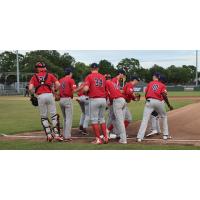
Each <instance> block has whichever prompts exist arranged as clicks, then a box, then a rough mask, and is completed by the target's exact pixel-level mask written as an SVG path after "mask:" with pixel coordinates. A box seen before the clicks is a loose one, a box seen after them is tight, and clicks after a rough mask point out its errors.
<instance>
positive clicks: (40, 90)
mask: <svg viewBox="0 0 200 200" xmlns="http://www.w3.org/2000/svg"><path fill="white" fill-rule="evenodd" d="M45 78H46V80H45ZM56 81H58V80H57V78H56V77H55V76H54V75H53V74H50V73H47V72H45V71H42V72H39V73H37V74H35V75H34V76H32V78H31V80H30V82H29V84H33V86H34V88H35V93H36V94H37V95H40V94H44V93H52V89H51V88H52V86H53V84H54V83H55V82H56ZM41 82H43V83H44V84H41Z"/></svg>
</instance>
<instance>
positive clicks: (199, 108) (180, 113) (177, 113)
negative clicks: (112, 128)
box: [0, 99, 200, 146]
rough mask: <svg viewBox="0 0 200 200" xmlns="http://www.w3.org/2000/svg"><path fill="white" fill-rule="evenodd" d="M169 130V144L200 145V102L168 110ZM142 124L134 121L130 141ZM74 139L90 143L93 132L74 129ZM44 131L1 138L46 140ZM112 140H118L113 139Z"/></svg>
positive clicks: (158, 141) (156, 141) (153, 140)
mask: <svg viewBox="0 0 200 200" xmlns="http://www.w3.org/2000/svg"><path fill="white" fill-rule="evenodd" d="M168 122H169V130H170V135H171V136H172V139H170V140H168V142H167V143H168V144H182V145H198V146H200V102H199V99H198V100H197V101H196V103H193V104H190V105H187V106H185V107H182V108H179V109H176V110H173V111H170V112H168ZM139 126H140V121H137V122H133V123H132V124H131V125H130V126H129V127H128V129H127V134H128V136H129V138H128V143H135V138H136V135H137V132H138V129H139ZM72 136H73V138H74V140H73V141H72V143H88V142H90V141H91V140H93V137H94V136H93V134H92V131H91V129H89V136H87V137H83V136H81V135H80V134H79V132H78V129H73V130H72ZM45 138H46V137H45V135H44V133H43V132H41V131H40V132H27V133H21V134H16V135H2V136H1V137H0V140H6V141H7V140H12V141H13V140H19V139H20V140H31V141H45ZM161 138H162V135H156V136H152V137H151V138H148V139H145V141H144V143H148V144H162V143H163V141H162V139H161ZM111 142H114V143H115V142H116V141H114V140H112V141H111Z"/></svg>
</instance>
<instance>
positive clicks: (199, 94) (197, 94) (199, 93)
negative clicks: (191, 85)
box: [141, 91, 200, 97]
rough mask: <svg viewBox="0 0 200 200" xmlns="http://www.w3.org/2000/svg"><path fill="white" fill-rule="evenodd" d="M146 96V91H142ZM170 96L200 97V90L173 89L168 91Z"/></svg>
mask: <svg viewBox="0 0 200 200" xmlns="http://www.w3.org/2000/svg"><path fill="white" fill-rule="evenodd" d="M141 94H142V96H144V93H141ZM168 96H169V97H200V91H181V92H177V91H172V92H168Z"/></svg>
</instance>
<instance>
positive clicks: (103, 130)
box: [101, 123, 108, 138]
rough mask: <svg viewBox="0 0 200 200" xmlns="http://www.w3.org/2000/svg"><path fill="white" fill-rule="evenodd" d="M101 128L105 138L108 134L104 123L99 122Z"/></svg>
mask: <svg viewBox="0 0 200 200" xmlns="http://www.w3.org/2000/svg"><path fill="white" fill-rule="evenodd" d="M101 130H102V132H103V136H104V137H105V138H107V137H108V136H107V132H106V123H103V124H101Z"/></svg>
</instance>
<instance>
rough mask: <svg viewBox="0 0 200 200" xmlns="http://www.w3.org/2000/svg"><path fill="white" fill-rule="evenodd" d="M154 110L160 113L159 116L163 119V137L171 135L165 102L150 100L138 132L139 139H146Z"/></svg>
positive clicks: (146, 105)
mask: <svg viewBox="0 0 200 200" xmlns="http://www.w3.org/2000/svg"><path fill="white" fill-rule="evenodd" d="M154 110H155V111H156V112H157V113H158V115H160V117H161V119H162V122H163V136H168V135H169V131H168V122H167V113H166V111H165V103H164V101H160V100H157V99H148V100H147V102H146V104H145V108H144V112H143V119H142V123H141V125H140V129H139V132H138V135H137V138H138V139H143V138H144V135H145V132H146V129H147V125H148V121H149V118H150V116H151V113H152V112H153V111H154Z"/></svg>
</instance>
